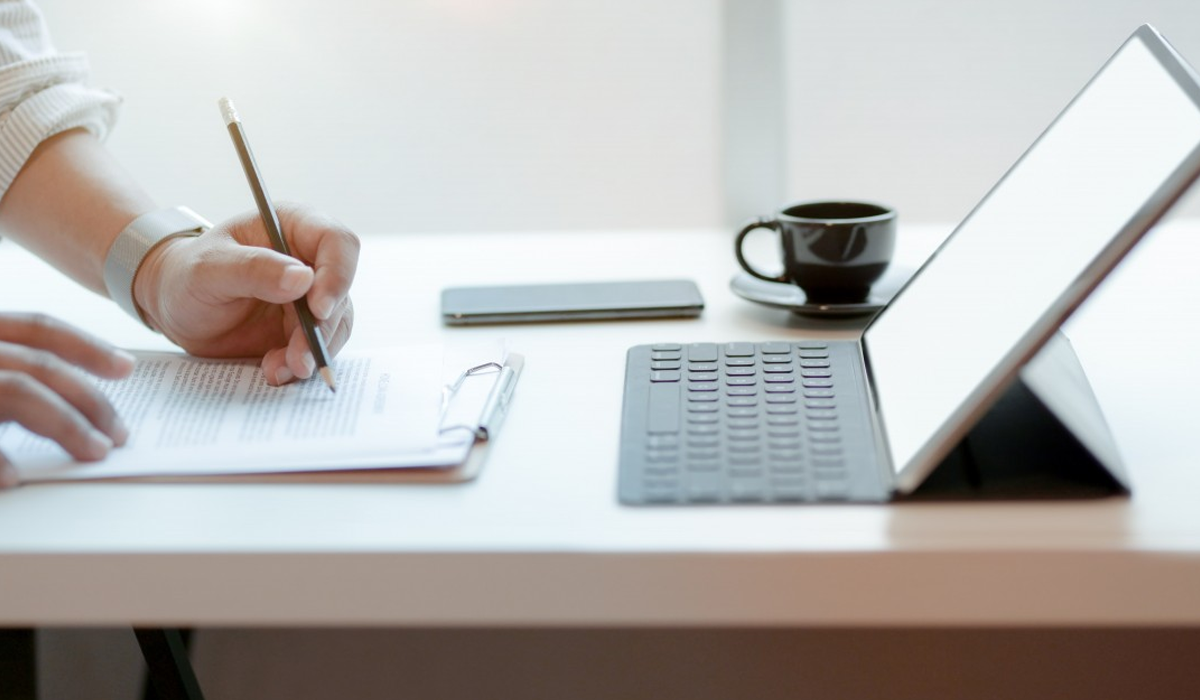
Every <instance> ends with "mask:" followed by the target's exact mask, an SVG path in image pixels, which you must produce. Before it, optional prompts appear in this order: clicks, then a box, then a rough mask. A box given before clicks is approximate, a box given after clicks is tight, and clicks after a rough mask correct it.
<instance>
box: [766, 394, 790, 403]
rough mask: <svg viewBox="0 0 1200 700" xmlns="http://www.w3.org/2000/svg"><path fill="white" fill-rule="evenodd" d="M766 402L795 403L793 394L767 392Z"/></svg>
mask: <svg viewBox="0 0 1200 700" xmlns="http://www.w3.org/2000/svg"><path fill="white" fill-rule="evenodd" d="M766 399H767V403H796V395H795V394H767V397H766Z"/></svg>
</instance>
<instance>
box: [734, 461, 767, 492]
mask: <svg viewBox="0 0 1200 700" xmlns="http://www.w3.org/2000/svg"><path fill="white" fill-rule="evenodd" d="M729 475H730V476H733V477H737V478H746V477H756V476H762V475H763V468H762V465H761V464H757V463H755V464H738V463H735V462H733V461H732V460H730V466H729ZM760 490H761V487H760Z"/></svg>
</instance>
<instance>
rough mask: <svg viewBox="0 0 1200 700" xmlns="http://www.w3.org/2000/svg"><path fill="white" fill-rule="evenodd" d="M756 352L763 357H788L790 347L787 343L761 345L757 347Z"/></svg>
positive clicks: (790, 350)
mask: <svg viewBox="0 0 1200 700" xmlns="http://www.w3.org/2000/svg"><path fill="white" fill-rule="evenodd" d="M758 351H759V352H761V353H762V354H764V355H790V354H792V347H791V346H790V345H788V344H787V343H763V344H762V345H759V346H758Z"/></svg>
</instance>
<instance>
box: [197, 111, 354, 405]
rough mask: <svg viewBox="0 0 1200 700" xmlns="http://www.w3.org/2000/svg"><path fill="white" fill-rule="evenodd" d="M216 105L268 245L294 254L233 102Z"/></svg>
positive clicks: (308, 322)
mask: <svg viewBox="0 0 1200 700" xmlns="http://www.w3.org/2000/svg"><path fill="white" fill-rule="evenodd" d="M217 105H218V106H219V107H220V108H221V116H223V117H224V118H225V127H226V128H227V129H228V130H229V137H230V138H232V139H233V147H234V148H236V149H237V154H238V159H239V160H241V161H242V170H243V171H245V173H246V181H247V182H249V183H250V191H251V192H253V193H254V202H255V204H257V205H258V214H259V216H261V217H262V222H263V226H264V227H266V229H267V236H268V237H269V238H270V239H271V246H272V247H273V248H275V250H277V251H279V252H280V253H283V254H284V255H287V256H291V257H294V256H292V251H291V249H290V248H289V247H288V243H287V239H286V238H284V237H283V229H282V227H280V225H279V215H278V214H276V213H275V205H273V204H272V203H271V196H270V195H268V194H267V186H266V184H265V183H264V182H263V178H262V174H261V173H260V172H258V163H256V162H255V161H254V154H253V153H251V152H250V142H249V141H248V140H247V139H246V131H245V129H243V128H242V120H241V119H240V118H238V113H237V110H236V109H235V108H234V106H233V102H232V101H230V99H229V98H228V97H222V98H221V99H220V100H219V101H218V102H217ZM293 304H294V305H295V307H296V316H297V317H298V318H299V319H300V328H301V329H303V331H304V337H305V339H306V340H307V341H308V349H309V351H311V352H312V356H313V359H314V360H315V361H316V364H317V371H318V372H319V373H320V375H321V378H322V379H324V380H325V384H326V385H327V386H328V387H329V390H330V391H337V386H336V385H335V384H334V381H333V370H332V369H330V367H329V357H328V354H327V353H326V351H325V339H324V338H322V337H321V329H320V328H317V324H316V322H314V321H313V315H312V311H311V310H309V308H308V301H307V300H306V299H305V298H304V297H300V298H299V299H297V300H296V301H295V302H293Z"/></svg>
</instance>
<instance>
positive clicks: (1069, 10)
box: [784, 0, 1200, 221]
mask: <svg viewBox="0 0 1200 700" xmlns="http://www.w3.org/2000/svg"><path fill="white" fill-rule="evenodd" d="M786 2H787V5H786V10H785V13H784V16H785V23H786V36H787V37H788V43H787V47H786V55H787V59H786V60H787V71H786V77H785V80H786V81H787V83H788V85H789V87H790V90H789V99H788V120H787V124H788V126H787V133H788V135H789V138H790V143H789V146H788V164H787V167H788V185H787V190H788V192H789V193H790V195H791V196H792V197H794V198H797V199H808V198H814V197H816V198H821V197H860V198H868V199H877V200H881V201H885V202H888V203H891V204H892V205H893V206H895V207H896V208H897V209H898V210H899V211H900V214H901V217H902V219H907V220H913V221H915V220H941V221H957V220H958V219H960V218H962V216H963V215H965V214H966V213H967V212H968V211H969V210H970V208H971V207H972V206H973V205H974V204H975V202H976V201H978V199H979V198H980V197H981V196H982V195H983V194H984V193H985V192H986V191H987V190H988V188H989V187H990V186H991V185H992V183H994V182H995V181H996V179H997V178H999V177H1000V176H1001V175H1002V174H1003V173H1004V171H1005V170H1007V169H1008V167H1009V166H1010V165H1012V163H1013V162H1014V161H1015V160H1016V159H1017V158H1018V157H1019V156H1020V154H1021V153H1022V152H1023V151H1024V150H1025V148H1026V147H1027V146H1028V145H1029V144H1030V143H1031V142H1032V141H1033V139H1034V138H1036V137H1037V135H1038V134H1039V133H1041V131H1042V129H1044V128H1045V127H1046V126H1047V125H1048V124H1049V123H1050V121H1051V120H1052V119H1053V118H1054V116H1055V115H1056V114H1057V113H1058V111H1059V110H1061V109H1062V108H1063V107H1064V106H1066V103H1067V101H1068V100H1069V99H1070V98H1071V97H1072V96H1073V95H1074V94H1075V92H1076V91H1077V90H1078V89H1079V88H1080V87H1082V86H1083V84H1084V83H1085V82H1086V81H1087V80H1088V78H1090V77H1091V75H1092V74H1093V73H1094V72H1095V71H1096V70H1097V69H1098V68H1099V67H1100V65H1101V64H1102V63H1103V62H1104V61H1105V60H1106V59H1107V58H1108V57H1109V56H1110V55H1111V54H1112V53H1113V51H1115V50H1116V48H1117V47H1118V46H1119V45H1120V44H1121V42H1122V41H1124V39H1125V38H1126V37H1127V36H1129V34H1131V33H1132V32H1133V30H1134V29H1135V28H1136V27H1137V26H1138V25H1139V24H1141V23H1144V22H1150V23H1152V24H1154V25H1155V26H1156V27H1157V28H1158V30H1159V31H1160V32H1162V33H1163V34H1164V35H1165V36H1166V37H1167V39H1168V40H1169V41H1171V42H1172V43H1173V44H1174V45H1175V46H1176V48H1178V49H1179V50H1180V52H1181V53H1182V54H1183V55H1184V56H1185V57H1188V58H1189V59H1190V60H1191V62H1192V63H1193V64H1200V2H1197V1H1196V0H1002V1H997V0H991V1H986V2H985V1H983V0H904V1H903V2H888V1H887V0H839V1H838V2H821V1H819V0H786ZM1196 200H1197V197H1191V198H1190V199H1189V205H1190V211H1191V212H1193V213H1198V214H1200V207H1196V206H1195V205H1196V203H1197V202H1196Z"/></svg>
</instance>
